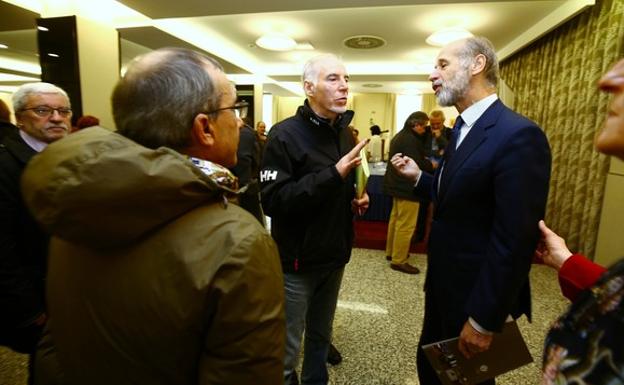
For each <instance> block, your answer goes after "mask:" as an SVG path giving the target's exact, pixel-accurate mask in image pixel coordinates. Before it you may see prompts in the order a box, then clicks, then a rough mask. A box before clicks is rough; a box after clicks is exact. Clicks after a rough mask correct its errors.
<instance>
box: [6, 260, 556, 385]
mask: <svg viewBox="0 0 624 385" xmlns="http://www.w3.org/2000/svg"><path fill="white" fill-rule="evenodd" d="M410 263H412V264H414V265H416V266H418V267H419V268H420V269H421V271H422V272H423V273H424V271H425V269H426V260H425V257H424V256H423V255H420V254H419V255H413V256H412V257H411V258H410ZM423 273H421V274H419V275H408V274H404V273H401V272H397V271H394V270H391V269H390V267H389V266H388V262H387V261H386V259H385V253H384V252H383V251H381V250H367V249H354V250H353V257H352V259H351V262H350V263H349V264H348V265H347V268H346V271H345V276H344V281H343V285H342V290H341V293H340V300H339V303H338V310H337V312H336V319H335V322H334V338H333V341H334V344H335V345H336V346H337V347H338V349H339V350H340V352H341V353H342V356H343V362H342V363H341V364H339V365H337V366H335V367H332V368H330V380H331V384H334V385H369V384H370V385H415V384H418V380H417V377H416V364H415V354H416V353H415V352H416V343H417V341H418V336H419V333H420V326H421V323H422V316H423V314H422V311H423V292H422V284H423V281H424V274H423ZM531 285H532V288H533V323H531V324H530V323H528V322H527V320H526V319H525V318H522V319H521V320H520V321H519V326H520V330H521V331H522V334H523V335H524V337H525V339H526V341H527V345H528V346H529V349H530V351H531V354H532V355H533V358H534V360H535V363H533V364H531V365H528V366H525V367H523V368H520V369H518V370H516V371H513V372H511V373H509V374H507V375H505V376H502V377H499V379H498V380H497V383H498V384H499V385H515V384H518V385H520V384H522V385H526V384H536V383H539V382H540V381H539V362H540V361H541V354H542V343H543V338H544V334H545V332H546V330H547V329H548V327H549V325H550V323H551V322H552V321H553V320H554V319H555V317H556V315H558V314H560V313H561V312H562V311H563V310H564V309H565V307H566V304H567V302H566V300H565V299H563V298H562V297H561V295H560V292H559V287H558V283H557V278H556V275H555V273H554V272H553V271H551V270H550V269H548V268H546V267H544V266H539V265H536V266H534V267H533V269H532V271H531ZM25 375H26V358H25V356H22V355H17V354H14V353H11V352H10V351H8V350H6V349H1V348H0V384H2V385H5V384H6V385H24V384H26V381H25Z"/></svg>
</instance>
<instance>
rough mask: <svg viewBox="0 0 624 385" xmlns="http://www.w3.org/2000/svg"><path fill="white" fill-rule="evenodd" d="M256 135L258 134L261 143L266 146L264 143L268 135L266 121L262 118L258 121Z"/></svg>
mask: <svg viewBox="0 0 624 385" xmlns="http://www.w3.org/2000/svg"><path fill="white" fill-rule="evenodd" d="M256 135H258V142H259V143H260V146H261V147H262V148H264V144H265V143H266V140H267V135H266V123H264V122H263V121H262V120H261V121H259V122H258V123H256Z"/></svg>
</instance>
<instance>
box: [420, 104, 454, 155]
mask: <svg viewBox="0 0 624 385" xmlns="http://www.w3.org/2000/svg"><path fill="white" fill-rule="evenodd" d="M444 119H445V118H444V112H442V111H441V110H434V111H431V113H430V114H429V126H427V133H429V135H430V137H429V138H428V141H427V143H426V152H427V154H426V156H427V157H428V158H429V159H431V161H432V162H433V163H434V165H435V167H437V165H438V164H440V162H441V161H442V156H443V155H444V149H445V148H446V146H447V145H448V141H449V139H450V137H451V129H450V128H449V127H446V126H445V125H444Z"/></svg>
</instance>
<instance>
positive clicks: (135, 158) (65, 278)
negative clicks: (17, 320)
mask: <svg viewBox="0 0 624 385" xmlns="http://www.w3.org/2000/svg"><path fill="white" fill-rule="evenodd" d="M112 107H113V116H114V119H115V123H116V126H117V128H118V130H119V134H121V135H119V134H116V133H112V132H110V131H108V130H105V129H103V128H99V127H93V128H90V129H88V130H83V131H79V132H77V133H75V134H72V135H70V136H69V137H68V138H66V139H65V140H64V141H62V142H60V143H57V145H55V146H50V147H49V148H48V149H47V150H46V151H45V152H44V153H42V154H41V155H40V156H38V157H36V158H35V159H33V161H32V163H31V164H30V165H29V167H28V168H27V170H26V171H25V173H24V177H23V185H24V193H25V194H24V199H25V201H26V202H27V204H28V205H29V207H30V208H31V210H32V211H33V212H35V213H36V216H37V219H38V220H39V221H40V222H41V223H42V224H43V225H44V226H45V227H46V228H47V229H48V230H49V231H50V232H51V233H52V234H53V238H52V240H51V244H50V256H49V274H48V286H47V288H48V292H47V293H48V295H47V298H48V306H49V309H50V320H49V322H48V326H47V328H46V334H45V336H44V338H43V340H42V342H41V344H40V347H39V351H38V354H37V360H36V362H37V365H36V366H37V370H36V379H37V383H38V384H51V383H55V381H58V382H60V383H63V384H76V385H77V384H91V385H98V384H101V385H110V384H117V385H124V384H152V385H157V384H163V385H164V384H167V385H173V384H180V385H190V384H231V385H240V384H263V385H273V384H276V383H278V382H279V381H280V380H281V377H282V368H283V362H282V360H283V356H284V328H285V326H284V312H283V282H282V274H281V270H280V266H279V257H278V254H277V248H276V246H275V244H274V242H273V240H272V239H271V237H270V236H269V234H268V233H267V232H266V231H265V230H264V228H262V226H261V225H260V224H259V223H258V221H257V220H256V219H254V218H253V216H251V215H250V214H249V213H247V212H246V211H245V210H243V209H241V208H240V207H238V206H236V205H233V204H230V203H229V202H228V196H229V195H230V194H233V193H236V191H237V179H236V178H235V177H234V176H233V175H232V174H231V173H230V172H229V171H228V170H227V169H226V168H225V167H231V166H233V165H234V164H235V163H236V149H237V146H238V140H239V130H240V127H241V125H242V120H241V119H242V118H244V117H245V115H246V112H247V105H246V104H245V103H237V100H236V90H235V88H234V86H233V85H232V84H231V83H230V82H229V81H228V80H227V78H226V77H225V74H224V73H223V69H222V67H221V65H220V64H219V63H217V62H216V61H215V60H213V59H211V58H209V57H207V56H204V55H201V54H199V53H197V52H194V51H190V50H186V49H175V48H166V49H161V50H156V51H153V52H151V53H149V54H146V55H145V56H142V57H140V58H138V59H137V60H135V61H134V62H133V63H131V65H130V66H129V67H128V71H127V72H126V74H125V76H124V77H123V78H122V79H121V80H120V81H119V82H118V84H117V86H116V87H115V90H114V92H113V96H112Z"/></svg>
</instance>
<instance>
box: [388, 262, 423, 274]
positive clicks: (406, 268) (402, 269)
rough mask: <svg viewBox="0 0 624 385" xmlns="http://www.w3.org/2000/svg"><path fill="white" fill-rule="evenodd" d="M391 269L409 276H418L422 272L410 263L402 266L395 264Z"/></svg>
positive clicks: (392, 264)
mask: <svg viewBox="0 0 624 385" xmlns="http://www.w3.org/2000/svg"><path fill="white" fill-rule="evenodd" d="M390 268H391V269H392V270H396V271H400V272H402V273H407V274H418V273H420V270H419V269H418V268H417V267H416V266H412V265H410V264H409V263H403V264H401V265H396V264H394V263H391V264H390Z"/></svg>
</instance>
